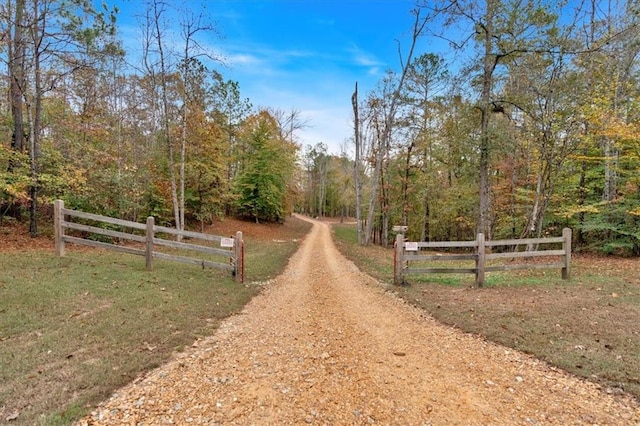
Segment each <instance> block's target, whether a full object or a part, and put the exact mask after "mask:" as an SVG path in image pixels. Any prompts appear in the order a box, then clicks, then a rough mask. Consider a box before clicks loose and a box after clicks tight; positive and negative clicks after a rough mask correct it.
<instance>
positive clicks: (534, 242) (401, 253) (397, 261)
mask: <svg viewBox="0 0 640 426" xmlns="http://www.w3.org/2000/svg"><path fill="white" fill-rule="evenodd" d="M547 244H556V245H557V244H562V249H553V248H552V249H540V248H538V246H540V245H547ZM500 246H502V247H513V249H514V250H513V251H509V252H502V253H488V252H487V247H488V248H489V250H491V248H493V247H500ZM518 246H527V247H533V246H535V247H536V249H535V250H529V251H516V250H515V249H516V248H517V247H518ZM394 248H395V249H394V265H393V266H394V283H395V284H396V285H399V284H402V283H403V282H404V280H405V278H404V277H405V275H410V274H448V273H468V274H475V276H476V284H477V285H479V286H481V285H482V284H484V280H485V273H486V272H493V271H508V270H516V269H551V268H553V269H561V270H562V278H563V279H565V280H567V279H569V278H570V276H571V229H569V228H564V229H563V230H562V237H551V238H524V239H520V240H494V241H485V239H484V235H483V234H478V236H477V238H476V240H475V241H436V242H408V241H404V235H403V234H398V235H397V236H396V241H395V244H394ZM436 248H448V249H451V248H453V249H455V248H462V249H474V251H475V252H474V253H462V254H461V253H451V254H450V253H444V254H440V253H438V254H432V253H430V254H420V251H421V249H436ZM538 257H554V258H559V260H557V261H554V262H548V263H534V264H532V263H514V264H500V265H487V261H491V260H498V259H512V260H515V259H531V258H538ZM459 260H473V261H475V267H473V268H434V267H415V266H412V265H411V262H441V261H459Z"/></svg>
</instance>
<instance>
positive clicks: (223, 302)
mask: <svg viewBox="0 0 640 426" xmlns="http://www.w3.org/2000/svg"><path fill="white" fill-rule="evenodd" d="M287 222H290V223H289V224H285V225H282V227H281V228H280V229H281V231H282V232H283V233H285V234H287V236H288V238H287V241H286V242H283V243H274V242H273V241H271V239H270V238H269V239H267V238H262V239H255V238H254V239H252V238H245V240H246V257H245V259H246V263H247V264H246V268H247V270H246V273H247V280H246V282H245V284H238V283H235V282H234V281H233V278H232V277H231V276H230V274H229V273H228V272H223V271H218V270H212V269H202V268H200V267H197V266H194V265H185V264H181V263H174V262H169V261H164V260H156V261H155V262H154V265H153V271H149V272H147V271H145V270H144V258H142V257H139V256H132V255H127V254H120V253H114V252H109V251H103V250H86V249H83V250H74V248H73V246H70V247H69V249H68V253H67V256H66V257H64V258H58V257H56V256H55V254H54V253H53V250H51V251H42V250H39V251H21V252H9V253H7V252H4V253H0V265H2V267H1V268H0V423H5V422H9V420H7V419H12V420H10V421H11V424H15V425H39V424H40V425H57V424H61V425H64V424H70V423H71V422H72V421H73V420H76V419H78V418H79V417H80V416H82V415H84V414H86V413H87V412H88V411H90V409H91V407H93V406H95V404H96V403H98V402H99V401H101V400H103V399H105V398H107V397H108V396H109V395H110V394H111V393H112V392H113V391H114V390H115V389H117V388H118V387H120V386H122V385H124V384H126V383H128V382H130V381H131V380H132V379H134V378H135V377H137V376H138V375H140V373H142V372H144V371H146V370H149V369H152V368H154V367H157V366H159V365H161V364H163V363H165V362H167V361H168V360H169V359H170V358H171V356H172V354H174V353H175V352H176V351H181V350H183V349H184V348H185V347H188V346H190V345H191V344H192V343H193V342H194V340H196V339H198V338H200V337H205V336H209V335H211V334H213V333H214V331H215V328H216V327H217V326H218V324H219V322H220V320H222V319H223V318H226V317H227V316H229V315H231V314H233V313H235V312H238V311H239V310H240V309H241V308H242V307H243V306H244V305H245V304H246V303H247V302H248V301H249V300H250V299H251V298H252V297H253V296H254V295H256V294H257V293H258V292H259V291H260V287H259V286H256V285H251V284H250V282H252V281H263V280H266V279H268V278H271V277H273V276H275V275H277V274H278V273H279V272H280V271H281V270H282V269H283V268H284V266H285V265H286V262H287V260H288V257H289V256H290V254H291V253H292V252H293V251H294V250H295V248H296V247H297V244H298V241H299V240H300V239H301V238H303V237H304V235H305V234H306V232H307V230H308V229H309V226H307V224H306V223H304V222H302V223H301V221H298V220H295V219H293V218H292V219H291V220H288V221H287ZM276 238H277V236H276ZM293 240H295V241H293ZM267 254H268V255H267ZM14 417H15V419H13V418H14Z"/></svg>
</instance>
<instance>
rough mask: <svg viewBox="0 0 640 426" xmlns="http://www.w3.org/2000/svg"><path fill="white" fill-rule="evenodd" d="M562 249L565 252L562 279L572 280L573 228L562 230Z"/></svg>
mask: <svg viewBox="0 0 640 426" xmlns="http://www.w3.org/2000/svg"><path fill="white" fill-rule="evenodd" d="M562 238H563V239H564V241H562V249H563V250H564V267H563V268H562V279H563V280H569V279H571V228H564V229H563V230H562Z"/></svg>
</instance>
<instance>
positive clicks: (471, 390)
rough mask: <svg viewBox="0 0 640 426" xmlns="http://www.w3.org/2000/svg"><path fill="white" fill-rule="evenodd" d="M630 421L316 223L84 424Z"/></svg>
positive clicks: (615, 403) (635, 410)
mask: <svg viewBox="0 0 640 426" xmlns="http://www.w3.org/2000/svg"><path fill="white" fill-rule="evenodd" d="M220 423H224V424H257V425H281V424H402V425H452V424H464V425H489V424H494V425H503V424H504V425H516V424H522V425H529V424H557V425H569V424H599V425H604V424H611V425H613V424H615V425H625V424H629V425H636V424H640V408H639V407H638V406H637V405H635V404H634V403H633V402H632V401H631V400H629V399H626V398H624V397H621V396H617V397H614V396H611V395H607V394H605V393H603V392H601V391H599V390H598V388H597V387H596V386H595V385H593V384H591V383H588V382H585V381H581V380H578V379H576V378H573V377H570V376H568V375H566V374H564V373H563V372H560V371H557V370H555V369H553V368H550V367H548V366H547V365H545V364H544V363H542V362H540V361H537V360H535V359H532V358H531V357H529V356H527V355H525V354H522V353H519V352H516V351H514V350H511V349H508V348H505V347H501V346H497V345H494V344H491V343H488V342H485V341H483V340H481V339H479V338H477V337H474V336H469V335H465V334H463V333H461V332H459V331H457V330H454V329H451V328H448V327H444V326H442V325H439V324H438V323H436V322H435V321H434V320H432V319H431V318H430V317H427V316H425V315H424V313H423V312H421V311H419V310H417V309H415V308H413V307H411V306H409V305H407V304H405V303H403V302H402V301H401V300H399V299H397V298H395V297H393V296H392V295H390V294H388V293H385V290H384V288H383V287H382V286H381V285H379V284H378V283H376V282H375V281H374V280H372V279H371V278H369V277H368V276H366V275H363V274H361V273H360V272H359V271H358V270H357V268H356V267H355V266H354V265H353V264H352V263H350V262H349V261H347V260H346V259H345V258H344V257H342V256H341V255H340V254H339V253H338V251H337V249H336V248H335V247H334V245H333V243H332V241H331V237H330V230H329V228H328V226H327V225H326V224H323V223H320V222H314V226H313V229H312V231H311V233H310V234H309V235H308V236H307V237H306V238H305V241H304V242H303V244H302V246H301V248H300V250H299V251H298V252H297V253H296V254H295V255H294V257H293V258H292V259H291V261H290V264H289V266H288V267H287V269H286V271H285V272H284V274H283V275H281V276H280V277H278V278H277V279H276V280H274V282H273V283H271V284H270V285H269V286H268V288H267V289H266V290H265V292H264V293H263V294H261V295H260V296H258V297H257V298H255V299H254V300H253V301H252V302H251V303H250V304H249V305H247V307H246V308H245V310H244V311H243V313H242V314H241V315H237V316H235V317H232V318H230V319H228V320H227V321H225V322H224V323H223V325H222V326H221V327H220V328H219V329H218V331H217V332H216V334H215V335H214V336H212V337H211V338H209V339H207V340H204V341H200V342H199V343H198V345H197V347H195V348H192V349H190V350H189V351H187V352H185V353H182V354H180V356H179V357H178V358H177V359H176V360H175V361H173V362H171V363H169V364H167V365H165V366H162V367H161V368H159V369H157V370H155V371H153V372H151V373H150V374H149V375H148V376H147V377H146V378H144V379H141V380H139V381H137V382H135V383H133V384H131V385H130V386H127V387H126V388H123V389H122V390H120V391H118V392H117V394H115V395H114V396H113V397H112V398H111V399H110V400H108V401H107V402H105V403H104V404H103V405H102V406H101V407H99V409H98V410H96V411H95V412H94V413H93V414H92V416H91V417H90V418H87V419H84V420H83V421H82V422H81V424H85V425H86V424H91V425H94V424H95V425H97V424H132V425H136V424H144V425H146V424H220Z"/></svg>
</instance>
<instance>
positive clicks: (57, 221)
mask: <svg viewBox="0 0 640 426" xmlns="http://www.w3.org/2000/svg"><path fill="white" fill-rule="evenodd" d="M53 211H54V231H55V248H56V255H58V256H64V255H65V243H73V244H82V245H86V246H91V247H99V248H105V249H107V250H113V251H118V252H123V253H128V254H134V255H139V256H144V257H145V263H146V269H147V270H148V271H150V270H151V269H152V268H153V259H154V258H158V259H164V260H169V261H173V262H182V263H189V264H194V265H200V266H202V267H203V268H204V267H209V268H216V269H222V270H226V271H231V272H232V273H233V275H234V277H235V280H236V282H243V281H244V240H243V239H242V232H241V231H238V232H237V233H236V235H235V237H229V238H227V237H222V236H219V235H211V234H204V233H200V232H192V231H180V230H177V229H174V228H168V227H165V226H159V225H155V219H154V218H153V217H152V216H149V217H148V218H147V222H146V223H138V222H131V221H128V220H122V219H116V218H112V217H108V216H101V215H97V214H93V213H86V212H82V211H78V210H71V209H66V208H65V207H64V202H63V201H62V200H56V201H55V202H54V204H53ZM70 218H79V219H84V220H85V221H91V222H98V223H106V224H110V225H116V226H121V227H124V228H128V229H131V230H132V232H123V231H115V230H111V229H104V228H101V227H99V226H94V225H88V224H85V223H77V222H72V221H70V220H67V219H70ZM67 229H71V230H75V231H80V232H86V233H90V234H98V235H104V236H107V237H112V238H119V239H122V240H126V241H134V242H137V243H140V244H142V245H143V246H144V248H136V247H127V246H121V245H116V244H111V243H106V242H101V241H94V240H89V239H87V238H81V237H74V236H71V235H67V234H66V230H67ZM134 230H138V231H144V235H140V234H135V233H133V231H134ZM160 233H161V234H169V235H174V236H180V237H186V238H191V239H196V240H201V241H207V242H209V243H215V244H218V245H219V248H217V247H209V246H204V245H198V244H192V243H185V242H182V241H173V240H167V239H163V238H158V237H156V234H160ZM154 246H162V247H169V248H173V249H178V250H188V251H192V252H198V253H205V254H208V255H213V256H216V258H220V261H218V262H216V261H212V260H208V259H203V258H202V257H190V256H179V255H175V254H169V253H163V252H159V251H154Z"/></svg>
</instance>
